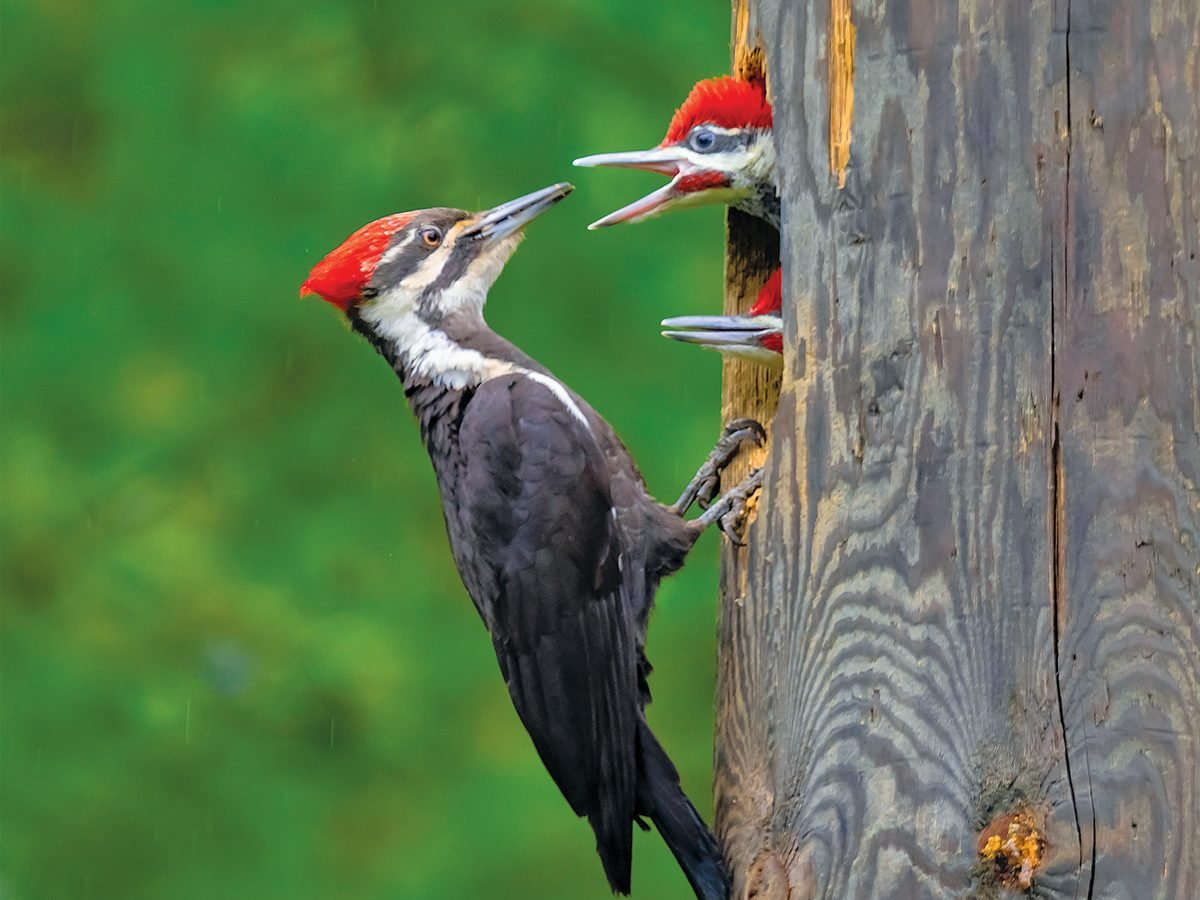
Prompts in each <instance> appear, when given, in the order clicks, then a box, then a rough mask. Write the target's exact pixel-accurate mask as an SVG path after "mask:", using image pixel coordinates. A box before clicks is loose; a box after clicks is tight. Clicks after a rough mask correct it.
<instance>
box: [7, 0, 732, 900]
mask: <svg viewBox="0 0 1200 900" xmlns="http://www.w3.org/2000/svg"><path fill="white" fill-rule="evenodd" d="M728 25H729V9H728V4H727V3H724V2H710V3H706V4H703V5H689V6H684V5H666V4H664V5H661V6H655V5H653V4H646V3H643V2H640V0H619V2H618V0H603V2H601V0H586V2H585V0H516V2H512V3H505V4H497V3H490V2H486V0H469V2H461V3H456V4H447V6H446V7H438V6H428V5H421V4H411V3H397V2H393V3H386V2H380V0H375V2H360V3H346V2H335V0H324V2H319V3H311V4H301V5H298V4H295V3H282V2H278V0H263V2H258V3H252V4H251V3H233V2H230V0H204V2H201V0H193V2H190V3H184V2H176V3H153V2H150V0H110V2H101V3H85V2H79V0H75V2H70V0H16V2H5V4H4V6H3V11H2V21H0V40H2V47H0V65H2V73H0V75H2V117H0V138H2V140H3V146H2V148H0V159H2V164H3V181H2V183H0V191H2V193H0V204H2V206H0V226H2V228H3V233H2V244H0V253H2V258H0V276H2V279H3V284H2V287H0V297H2V304H0V310H2V312H0V316H2V318H0V328H2V339H3V347H2V357H0V359H2V365H3V371H2V377H0V390H2V392H3V395H2V408H0V413H2V418H0V429H2V445H3V451H2V459H0V504H2V507H0V511H2V525H3V530H2V533H0V548H2V554H3V556H2V574H3V582H2V591H3V620H2V631H0V640H2V646H0V654H2V655H0V665H2V671H0V675H2V678H3V691H2V695H0V704H2V705H0V713H2V717H3V720H2V732H0V740H2V742H3V744H2V755H0V766H2V769H0V777H2V792H3V793H2V795H0V814H2V816H3V822H2V828H3V830H2V844H0V896H3V897H5V898H59V897H62V898H107V897H114V898H163V897H171V898H213V897H289V898H306V897H314V898H315V897H322V898H326V897H355V898H357V897H364V898H371V897H388V898H393V897H399V898H410V897H411V898H429V897H448V898H459V897H463V898H465V897H490V898H504V897H512V898H517V897H520V898H527V897H548V898H602V897H608V896H609V893H608V891H607V889H606V887H605V884H604V879H603V875H602V872H601V869H600V865H599V862H598V861H597V860H596V858H595V856H594V854H593V850H592V837H591V833H590V831H589V829H588V828H587V825H586V824H585V823H584V822H582V821H580V820H577V819H575V818H574V817H573V816H572V814H571V812H570V810H569V808H568V807H567V805H566V803H565V802H564V801H563V800H562V798H561V796H560V795H559V794H558V792H557V790H556V789H555V787H554V785H553V784H552V782H551V781H550V778H549V777H548V776H547V775H546V773H545V772H544V770H543V769H542V768H541V765H540V763H539V762H538V760H537V758H536V756H535V754H534V752H533V749H532V746H531V744H530V743H529V740H528V738H527V736H526V735H525V733H524V731H523V730H522V728H521V726H520V724H519V722H518V721H517V718H516V715H515V714H514V713H513V710H512V707H511V705H510V703H509V701H508V698H507V695H506V693H505V691H504V687H503V684H502V682H501V680H500V677H499V674H498V672H497V668H496V663H495V660H494V657H493V656H492V653H491V648H490V644H489V642H488V639H487V636H486V633H485V632H484V629H483V628H482V627H481V625H480V623H479V621H478V619H477V617H476V615H475V612H474V610H473V608H472V606H471V604H470V602H469V600H468V599H467V597H466V596H465V594H464V592H463V590H462V587H461V585H460V583H459V580H458V576H457V574H456V572H455V570H454V566H453V563H452V561H451V559H450V556H449V552H448V549H447V546H446V539H445V535H444V532H443V527H442V521H441V515H440V508H439V504H438V500H437V496H436V489H435V485H434V481H433V477H432V474H431V471H430V468H429V463H428V461H427V459H426V458H425V454H424V450H423V449H422V447H421V446H420V443H419V439H418V434H417V429H416V428H415V427H414V426H413V424H412V422H411V421H410V416H409V413H408V411H407V408H406V407H405V405H404V399H403V395H402V393H401V391H400V389H399V385H398V384H397V383H396V381H395V379H394V378H393V376H392V375H391V374H390V373H389V372H388V370H387V368H386V367H385V366H384V365H383V364H382V363H381V362H380V361H379V360H378V358H377V357H376V356H375V355H374V354H373V353H372V352H371V351H370V349H369V348H368V347H367V346H366V344H364V343H363V342H362V341H360V340H359V339H357V338H356V337H354V336H353V335H352V334H350V333H349V332H348V331H347V329H346V328H345V327H343V326H342V325H341V324H340V323H339V322H338V319H337V315H336V313H335V311H334V310H333V309H332V308H328V307H326V306H324V305H323V304H320V303H318V302H316V301H308V302H304V303H302V302H300V301H298V300H297V299H296V292H297V287H298V285H299V283H300V281H301V280H302V279H303V277H304V276H305V274H306V273H307V271H308V269H309V268H310V267H311V266H312V264H314V263H315V262H316V261H317V260H318V259H319V258H320V257H321V256H322V255H323V254H324V253H325V252H326V251H328V250H329V249H331V248H332V247H334V246H335V245H336V244H337V243H339V242H340V241H341V239H342V238H343V237H345V236H346V235H347V234H348V233H349V232H350V231H352V230H353V229H354V228H356V227H358V226H359V225H361V224H363V223H364V222H366V221H368V220H370V219H373V218H376V217H378V216H380V215H383V214H385V213H389V212H393V211H396V210H398V209H411V208H418V207H424V206H431V205H457V206H466V207H483V206H487V205H491V204H493V203H497V202H500V201H502V200H506V199H509V198H510V197H513V196H516V195H517V194H520V193H523V192H525V191H528V190H531V189H533V188H536V187H539V186H541V185H543V184H548V183H550V182H553V181H557V180H561V179H570V180H573V181H575V182H576V183H577V184H578V185H579V188H580V189H579V190H578V191H577V192H576V194H575V196H574V197H572V198H571V199H570V200H569V201H568V202H566V203H564V204H563V205H562V206H561V207H559V208H558V209H556V210H555V211H554V212H553V213H552V214H551V215H548V216H547V217H545V219H543V220H541V221H539V222H538V223H537V224H536V225H534V226H533V227H532V228H531V235H530V239H529V241H528V242H527V243H526V245H525V247H524V248H523V249H522V250H521V252H520V253H519V254H518V255H517V257H516V259H515V260H514V262H513V263H512V264H511V265H510V266H509V271H508V272H507V273H506V274H505V275H504V276H503V277H502V278H501V280H500V282H499V284H498V286H497V288H496V290H494V291H493V293H492V299H491V303H490V305H489V318H490V320H491V322H492V324H493V326H494V327H496V329H497V330H498V331H501V332H502V333H504V334H506V335H507V336H509V337H510V338H512V339H513V340H515V341H516V342H517V343H518V344H520V345H521V346H523V347H524V348H525V349H526V350H528V351H529V352H530V353H532V354H533V355H534V356H536V357H538V358H539V359H541V360H542V361H543V362H545V363H546V364H547V365H548V366H550V367H551V368H552V369H553V370H555V371H556V372H557V373H558V374H559V375H560V376H561V377H563V378H564V379H565V380H566V381H568V382H569V383H570V384H572V386H574V387H575V388H576V389H577V390H579V391H580V392H581V393H582V394H584V395H585V396H587V397H588V398H589V399H590V400H591V402H592V403H593V404H594V405H595V406H596V407H597V408H598V409H599V410H601V411H602V412H603V413H604V414H605V415H607V416H608V417H609V419H610V420H611V421H612V422H613V424H614V425H615V426H616V427H617V430H618V431H619V432H620V433H621V434H622V435H623V436H624V437H625V439H626V441H627V442H628V444H629V445H630V447H631V449H632V450H633V452H634V454H635V456H636V457H637V458H638V459H639V461H640V463H641V465H642V467H643V471H644V473H645V474H646V476H647V480H648V481H649V483H650V485H651V488H652V489H653V490H655V491H657V492H659V493H661V494H662V495H664V496H668V497H673V496H674V494H675V492H676V491H677V490H678V489H679V488H680V486H681V485H682V484H683V482H684V481H685V480H686V478H687V476H688V475H689V474H690V473H691V471H693V470H694V467H695V465H696V464H697V463H698V461H699V459H700V458H701V457H702V455H703V454H704V453H705V452H706V451H707V450H708V448H709V447H710V445H711V443H712V440H713V438H714V437H715V435H716V432H717V429H718V427H719V424H720V423H719V421H718V399H717V397H718V383H719V365H718V362H717V359H716V358H715V357H712V356H710V355H707V354H704V353H701V352H698V351H696V350H695V349H694V348H688V347H683V346H679V345H671V344H668V343H667V342H665V341H663V340H662V339H661V338H660V337H659V336H658V334H657V328H656V324H657V322H658V320H659V319H660V318H661V317H663V316H665V315H672V314H680V313H685V312H693V311H705V310H710V311H711V310H716V309H717V308H718V307H719V303H720V298H719V293H720V283H721V279H720V273H721V234H722V231H721V224H720V223H721V213H720V211H718V210H715V209H710V210H701V211H697V212H693V213H689V214H687V215H680V216H676V217H672V218H668V219H663V220H660V221H657V222H653V223H649V224H646V225H641V226H637V227H627V228H616V229H611V230H608V231H604V232H599V233H595V234H591V233H588V232H587V231H585V230H584V226H585V225H586V224H587V222H589V221H591V220H592V219H594V218H596V217H598V216H599V215H601V214H602V213H604V212H607V211H608V210H609V209H612V208H614V207H615V206H617V205H619V204H622V203H625V202H627V201H628V200H631V199H633V198H634V197H635V196H639V195H640V193H641V192H644V191H645V190H648V189H649V188H651V187H653V186H655V184H656V182H657V180H656V178H655V177H654V176H650V175H646V174H644V173H631V172H613V171H607V172H605V171H600V172H597V171H583V170H573V169H571V167H570V160H571V159H572V158H573V157H575V156H577V155H580V154H583V153H590V152H598V151H602V150H617V149H627V148H636V147H642V146H649V145H651V144H654V143H656V142H657V141H658V139H659V138H660V136H661V134H662V132H663V130H664V129H665V126H666V122H667V119H668V117H669V115H670V113H671V111H672V110H673V108H674V106H675V105H676V104H677V103H678V102H679V101H680V100H681V99H682V97H683V96H684V94H685V93H686V91H687V89H688V87H689V86H690V85H691V83H692V82H693V81H695V80H696V79H697V78H700V77H703V76H706V75H710V74H713V73H715V72H719V71H722V70H724V69H725V67H726V61H727V52H728V50H727V46H728V43H727V35H728ZM716 546H717V542H716V538H715V537H714V536H711V535H710V536H708V537H706V538H705V539H704V541H703V542H702V544H701V545H700V547H699V548H698V550H697V552H696V553H695V554H694V555H693V559H692V562H691V565H690V567H689V568H688V569H686V570H685V571H684V572H683V573H681V574H680V576H678V577H676V578H675V579H673V580H672V581H670V582H669V583H668V584H667V585H666V586H665V587H664V589H663V591H662V592H661V593H660V596H659V611H658V614H657V616H656V619H655V622H654V624H653V626H652V629H651V637H650V654H651V658H652V660H653V661H654V663H655V665H656V666H657V673H656V676H655V679H654V688H655V695H656V703H655V705H654V706H653V707H652V708H651V711H650V718H651V722H652V724H653V725H654V726H655V727H656V729H657V730H658V731H659V733H660V735H661V737H662V739H663V741H664V743H665V744H666V746H667V747H668V749H669V750H670V751H671V753H672V755H673V756H674V758H675V760H676V761H677V763H678V764H679V767H680V769H681V771H682V774H683V780H684V783H685V786H686V787H687V789H688V790H689V793H690V794H691V795H692V797H693V798H694V799H695V800H696V802H697V803H698V805H699V806H700V807H701V808H702V810H704V811H705V813H706V815H707V814H708V811H709V810H710V806H711V803H710V799H709V795H710V788H709V785H710V759H711V734H712V730H711V729H712V711H711V710H712V700H711V698H712V690H713V657H714V646H713V620H714V616H715V611H714V605H715V604H714V601H715V594H716V589H715V569H716V552H715V551H716ZM635 858H636V863H635V873H634V883H635V892H636V893H637V895H638V896H641V897H655V898H659V897H684V896H690V894H689V892H688V890H687V887H686V884H685V883H684V881H683V879H682V877H681V876H680V875H679V873H678V871H677V869H676V868H675V865H674V862H673V861H672V860H671V858H670V855H669V854H668V853H667V851H666V850H665V848H664V847H663V845H662V843H661V841H660V840H659V838H658V837H657V835H653V834H651V835H644V836H643V835H640V834H639V835H638V837H637V838H636V845H635Z"/></svg>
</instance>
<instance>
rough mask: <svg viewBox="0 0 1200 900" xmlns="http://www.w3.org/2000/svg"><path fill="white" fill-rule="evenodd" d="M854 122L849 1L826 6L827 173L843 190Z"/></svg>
mask: <svg viewBox="0 0 1200 900" xmlns="http://www.w3.org/2000/svg"><path fill="white" fill-rule="evenodd" d="M853 118H854V23H853V22H851V21H850V0H830V4H829V171H830V172H832V173H833V174H834V175H836V176H837V185H838V187H839V188H844V187H845V186H846V166H847V165H848V164H849V162H850V125H851V121H852V119H853Z"/></svg>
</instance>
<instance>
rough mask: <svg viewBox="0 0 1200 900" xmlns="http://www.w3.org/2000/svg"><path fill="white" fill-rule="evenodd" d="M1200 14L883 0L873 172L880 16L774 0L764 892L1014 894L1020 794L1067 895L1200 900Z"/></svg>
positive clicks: (756, 815)
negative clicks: (778, 364) (1199, 899)
mask: <svg viewBox="0 0 1200 900" xmlns="http://www.w3.org/2000/svg"><path fill="white" fill-rule="evenodd" d="M1196 7H1197V5H1196V4H1195V3H1194V2H1191V0H1147V2H1146V3H1143V4H1131V3H1128V2H1117V0H1058V2H1057V3H1054V2H1051V0H1031V2H1029V3H1027V4H1002V3H996V2H994V0H957V2H954V0H947V2H940V3H932V2H929V0H855V2H852V3H851V4H850V14H851V20H852V24H853V26H854V32H853V33H854V42H853V56H854V58H853V61H852V70H853V85H852V88H853V98H854V102H853V113H852V119H851V121H850V125H849V137H850V142H849V158H848V164H847V166H846V169H845V184H844V187H839V179H838V175H837V174H835V173H832V172H831V171H830V169H831V160H834V159H836V157H835V156H833V155H832V153H831V146H830V135H831V122H832V121H833V119H832V118H831V116H830V110H831V103H832V102H835V101H834V99H833V97H832V94H831V90H830V83H829V76H830V71H831V65H830V57H829V53H830V40H831V33H832V32H833V31H834V30H835V29H836V27H838V22H837V15H836V10H837V9H839V8H842V9H844V8H845V4H839V3H837V2H834V0H798V2H788V0H750V3H749V7H748V15H747V16H746V17H745V22H746V25H745V32H746V34H747V35H748V38H747V42H748V43H750V44H753V39H754V35H755V34H760V35H761V37H762V40H763V45H764V47H765V49H766V55H767V60H768V70H769V73H770V76H771V89H772V98H773V100H774V103H775V122H776V129H775V130H776V140H777V146H778V149H779V152H780V161H781V183H782V190H783V228H782V235H781V241H782V255H783V258H784V260H785V265H784V285H785V299H786V300H787V303H786V304H785V328H786V348H787V361H786V366H785V373H784V379H783V387H782V396H781V398H780V403H779V412H778V415H777V417H776V419H775V423H774V429H773V436H772V438H773V440H772V447H771V451H770V455H769V459H768V478H767V481H768V483H767V487H766V490H765V492H764V498H763V500H762V503H761V505H760V510H759V516H758V519H757V521H756V522H755V524H754V525H753V527H752V529H751V533H750V539H751V541H750V549H749V554H748V557H747V558H746V559H745V564H744V567H738V566H737V565H736V564H737V559H736V558H732V559H731V560H727V566H726V571H725V573H724V589H725V591H726V596H725V602H724V603H723V609H722V621H721V628H720V640H721V647H720V656H721V662H720V666H719V682H718V707H719V720H718V735H717V777H716V792H717V828H718V832H719V834H720V835H721V838H722V840H723V841H724V844H725V848H726V852H727V855H728V857H729V859H730V860H731V862H732V864H733V868H734V871H735V877H736V879H737V884H736V886H735V894H734V896H735V897H749V896H753V897H759V898H774V897H780V898H786V897H792V898H796V897H807V896H818V895H819V896H824V897H836V898H842V897H864V898H868V897H965V896H993V895H995V894H997V893H998V892H1001V891H1002V890H1003V888H1002V887H1001V884H1002V883H1006V884H1008V885H1009V886H1018V887H1019V886H1020V885H1019V883H1018V882H1019V877H1018V873H1016V872H1015V871H1012V870H1009V871H998V870H997V869H996V867H995V865H994V864H993V863H989V862H986V861H981V855H980V852H979V851H980V848H981V846H982V845H983V844H984V843H985V842H986V839H987V837H988V836H992V835H997V834H1001V833H1003V831H1004V828H1005V826H1006V824H1007V823H1008V822H1009V821H1010V819H1009V818H1006V817H1009V816H1010V815H1011V814H1012V813H1017V812H1019V813H1021V814H1022V816H1024V817H1027V820H1028V821H1032V822H1034V823H1035V825H1036V826H1037V827H1039V828H1040V833H1039V834H1038V839H1039V840H1044V841H1045V842H1046V843H1045V845H1044V846H1042V845H1039V846H1038V848H1037V852H1036V854H1035V855H1036V856H1037V857H1039V858H1037V859H1035V860H1033V861H1034V862H1036V865H1032V864H1031V865H1030V867H1029V871H1028V872H1027V873H1026V874H1027V875H1028V877H1029V878H1030V879H1031V880H1032V892H1033V893H1034V894H1036V895H1038V896H1046V897H1051V896H1053V897H1067V896H1071V897H1136V898H1142V897H1162V898H1172V897H1191V896H1200V839H1198V838H1197V834H1198V833H1200V788H1198V778H1197V767H1198V763H1197V755H1198V752H1200V732H1198V729H1200V663H1198V659H1200V649H1198V648H1200V612H1198V609H1197V606H1198V604H1200V600H1198V599H1197V596H1198V594H1200V550H1198V545H1200V533H1198V528H1200V521H1198V519H1200V512H1198V506H1200V491H1198V488H1197V485H1198V483H1200V439H1198V438H1197V419H1198V418H1200V397H1198V391H1197V384H1198V381H1200V363H1198V361H1197V359H1198V356H1197V354H1198V351H1197V346H1196V319H1197V316H1198V312H1197V307H1198V305H1200V303H1198V300H1197V291H1198V285H1200V275H1198V270H1197V265H1198V264H1197V262H1196V252H1197V241H1198V238H1197V234H1198V231H1200V226H1198V223H1197V219H1198V212H1200V210H1198V204H1200V190H1198V187H1200V185H1198V183H1197V180H1198V177H1200V176H1198V175H1197V149H1198V148H1200V133H1198V128H1200V124H1198V123H1200V114H1198V112H1197V102H1198V101H1197V96H1200V69H1198V66H1197V50H1196V47H1197V44H1198V43H1200V34H1198V33H1197V29H1198V24H1197V9H1196ZM735 21H736V17H735ZM841 24H842V25H844V23H841ZM833 68H835V69H836V68H837V67H833ZM835 168H836V167H835ZM731 237H733V238H735V239H736V237H737V235H736V233H735V229H733V228H731ZM727 375H730V376H731V377H733V378H738V377H739V375H738V373H736V372H728V373H727ZM745 389H746V388H745V386H744V385H742V386H735V387H734V388H732V389H731V390H733V391H736V390H745ZM726 396H727V397H728V396H730V393H729V392H728V391H727V395H726ZM731 575H736V578H735V577H731ZM1023 821H1024V819H1023ZM989 825H990V826H991V828H989ZM981 833H982V838H981ZM995 843H999V842H995Z"/></svg>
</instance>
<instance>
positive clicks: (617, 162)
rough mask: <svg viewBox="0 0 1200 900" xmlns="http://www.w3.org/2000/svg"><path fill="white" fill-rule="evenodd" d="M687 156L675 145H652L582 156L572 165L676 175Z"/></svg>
mask: <svg viewBox="0 0 1200 900" xmlns="http://www.w3.org/2000/svg"><path fill="white" fill-rule="evenodd" d="M685 162H687V157H685V156H684V155H683V154H682V153H680V152H679V150H678V148H675V147H652V148H650V149H649V150H630V151H628V152H625V153H596V154H593V155H592V156H581V157H579V159H577V160H575V162H574V163H572V165H576V166H580V167H581V168H584V169H592V168H596V167H598V166H608V167H609V168H611V169H641V170H642V171H643V172H657V173H658V174H659V175H668V176H670V175H675V174H676V173H678V172H679V167H680V166H681V165H683V164H684V163H685Z"/></svg>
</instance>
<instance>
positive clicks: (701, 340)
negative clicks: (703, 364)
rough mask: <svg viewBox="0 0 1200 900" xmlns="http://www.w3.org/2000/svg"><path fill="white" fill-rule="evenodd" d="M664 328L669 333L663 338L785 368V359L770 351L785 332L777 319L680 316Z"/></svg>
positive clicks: (670, 320) (666, 322)
mask: <svg viewBox="0 0 1200 900" xmlns="http://www.w3.org/2000/svg"><path fill="white" fill-rule="evenodd" d="M662 325H663V327H664V328H666V329H668V330H667V331H664V332H663V333H662V334H663V337H667V338H671V339H672V340H675V341H682V342H683V343H685V344H696V345H697V346H700V347H706V348H707V349H709V350H719V351H721V352H723V353H730V354H733V355H735V356H740V357H743V358H745V359H750V360H752V361H754V362H757V363H759V364H760V365H765V366H770V367H771V368H782V367H783V356H782V355H781V354H780V353H778V352H776V351H775V350H773V349H771V345H772V343H775V342H778V341H779V339H780V338H779V336H780V335H781V334H782V332H783V322H782V320H781V319H779V317H777V316H678V317H676V318H673V319H663V322H662Z"/></svg>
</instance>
